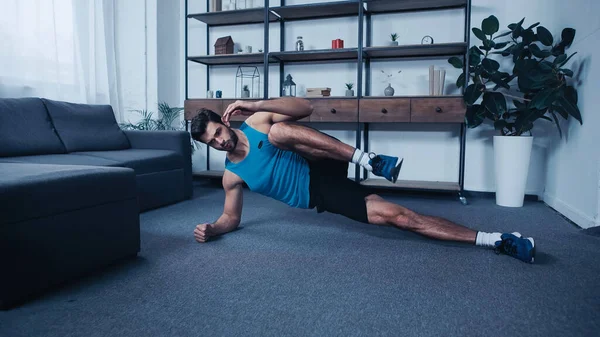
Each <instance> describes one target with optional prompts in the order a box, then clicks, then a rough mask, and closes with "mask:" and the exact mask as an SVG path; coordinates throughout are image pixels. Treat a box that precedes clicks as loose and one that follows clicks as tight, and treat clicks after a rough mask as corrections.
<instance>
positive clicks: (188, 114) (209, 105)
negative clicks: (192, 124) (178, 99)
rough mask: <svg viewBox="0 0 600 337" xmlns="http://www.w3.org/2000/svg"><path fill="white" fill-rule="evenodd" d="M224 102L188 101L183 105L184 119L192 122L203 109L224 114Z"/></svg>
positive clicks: (214, 100) (212, 100) (217, 100)
mask: <svg viewBox="0 0 600 337" xmlns="http://www.w3.org/2000/svg"><path fill="white" fill-rule="evenodd" d="M222 103H223V102H222V100H220V99H188V100H186V101H185V102H184V103H183V108H184V111H185V112H184V118H185V119H186V120H191V119H192V118H194V116H196V115H197V114H198V111H199V110H200V109H202V108H205V109H209V110H212V111H214V112H216V113H218V114H221V113H222V111H221V110H222Z"/></svg>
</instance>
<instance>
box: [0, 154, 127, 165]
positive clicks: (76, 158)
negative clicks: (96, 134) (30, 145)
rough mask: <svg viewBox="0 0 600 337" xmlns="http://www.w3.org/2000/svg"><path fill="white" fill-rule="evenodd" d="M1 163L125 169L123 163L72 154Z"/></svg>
mask: <svg viewBox="0 0 600 337" xmlns="http://www.w3.org/2000/svg"><path fill="white" fill-rule="evenodd" d="M0 163H30V164H51V165H88V166H107V167H124V165H123V163H120V162H118V161H114V160H109V159H104V158H99V157H91V156H82V155H76V154H71V153H66V154H43V155H38V156H22V157H7V158H0Z"/></svg>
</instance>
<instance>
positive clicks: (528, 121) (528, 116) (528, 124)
mask: <svg viewBox="0 0 600 337" xmlns="http://www.w3.org/2000/svg"><path fill="white" fill-rule="evenodd" d="M539 116H540V113H539V110H537V109H527V110H524V111H523V113H522V114H521V115H520V116H519V117H517V120H516V121H515V128H516V129H517V131H516V132H517V135H520V134H522V133H523V132H527V131H529V130H531V129H532V128H533V121H535V120H536V119H538V117H539Z"/></svg>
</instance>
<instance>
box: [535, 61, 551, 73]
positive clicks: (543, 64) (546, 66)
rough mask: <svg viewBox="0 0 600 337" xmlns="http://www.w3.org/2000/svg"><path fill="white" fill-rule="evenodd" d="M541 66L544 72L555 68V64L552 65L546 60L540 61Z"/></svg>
mask: <svg viewBox="0 0 600 337" xmlns="http://www.w3.org/2000/svg"><path fill="white" fill-rule="evenodd" d="M539 67H540V70H541V71H544V72H552V70H553V69H554V66H553V65H552V63H550V62H548V61H546V60H544V61H542V62H540V64H539Z"/></svg>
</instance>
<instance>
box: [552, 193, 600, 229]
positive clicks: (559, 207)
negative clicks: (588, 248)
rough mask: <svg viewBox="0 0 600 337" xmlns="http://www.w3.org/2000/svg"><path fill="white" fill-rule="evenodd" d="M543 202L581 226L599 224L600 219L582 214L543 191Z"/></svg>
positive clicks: (589, 226) (588, 226)
mask: <svg viewBox="0 0 600 337" xmlns="http://www.w3.org/2000/svg"><path fill="white" fill-rule="evenodd" d="M544 202H545V203H546V204H548V206H550V207H552V208H554V209H555V210H556V211H557V212H559V213H560V214H562V215H563V216H565V217H566V218H567V219H569V220H571V221H572V222H573V223H574V224H575V225H577V226H579V227H581V228H591V227H595V226H600V220H597V219H594V218H593V217H590V216H588V215H586V214H583V213H582V212H581V211H579V210H577V209H575V208H574V207H573V206H571V205H569V204H567V203H566V202H564V201H562V200H560V199H558V198H557V197H555V196H553V195H550V194H548V193H544Z"/></svg>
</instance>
